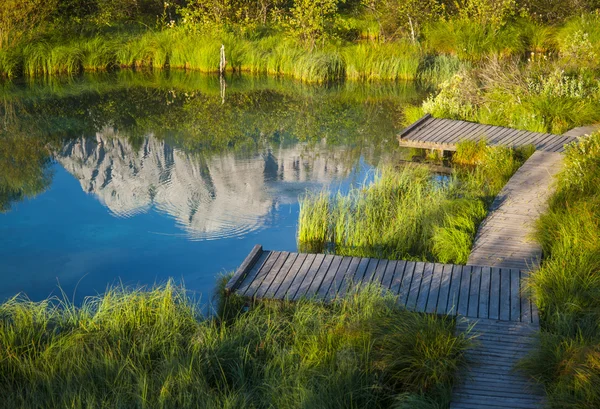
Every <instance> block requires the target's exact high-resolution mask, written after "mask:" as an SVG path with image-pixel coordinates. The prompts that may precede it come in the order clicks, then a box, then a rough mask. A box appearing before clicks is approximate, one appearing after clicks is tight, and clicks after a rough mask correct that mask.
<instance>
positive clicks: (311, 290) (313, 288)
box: [304, 254, 334, 298]
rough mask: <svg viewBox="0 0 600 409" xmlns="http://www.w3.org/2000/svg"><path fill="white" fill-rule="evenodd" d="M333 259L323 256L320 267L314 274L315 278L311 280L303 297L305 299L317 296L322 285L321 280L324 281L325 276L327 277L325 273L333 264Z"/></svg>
mask: <svg viewBox="0 0 600 409" xmlns="http://www.w3.org/2000/svg"><path fill="white" fill-rule="evenodd" d="M333 257H334V256H333V255H331V254H327V255H325V258H324V259H323V262H322V263H321V266H320V267H319V269H318V270H317V273H316V274H315V277H314V278H313V281H312V283H311V284H310V287H308V290H307V291H306V294H305V295H304V296H305V297H307V298H312V297H314V296H315V295H317V292H318V291H319V288H321V283H323V280H324V279H325V276H326V275H327V272H328V271H329V267H330V266H331V264H332V263H333Z"/></svg>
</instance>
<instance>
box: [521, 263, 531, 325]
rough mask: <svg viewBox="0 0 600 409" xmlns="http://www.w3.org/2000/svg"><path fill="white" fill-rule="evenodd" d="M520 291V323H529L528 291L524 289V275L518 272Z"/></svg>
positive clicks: (529, 305)
mask: <svg viewBox="0 0 600 409" xmlns="http://www.w3.org/2000/svg"><path fill="white" fill-rule="evenodd" d="M520 279H521V284H520V289H521V322H531V304H530V296H529V289H528V288H527V287H526V283H525V279H526V275H525V274H524V273H523V271H520Z"/></svg>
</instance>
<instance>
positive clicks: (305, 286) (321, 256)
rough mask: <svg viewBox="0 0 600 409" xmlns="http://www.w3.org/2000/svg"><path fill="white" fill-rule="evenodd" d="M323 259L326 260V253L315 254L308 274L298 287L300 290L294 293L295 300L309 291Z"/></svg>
mask: <svg viewBox="0 0 600 409" xmlns="http://www.w3.org/2000/svg"><path fill="white" fill-rule="evenodd" d="M323 260H325V254H317V255H315V259H314V261H313V262H312V264H311V265H310V268H309V269H308V270H307V271H306V274H305V276H304V278H303V280H302V283H301V284H300V287H298V291H297V292H296V294H294V297H293V298H292V299H293V300H294V301H297V300H299V299H300V298H302V297H304V296H305V294H306V292H307V291H308V289H309V288H310V286H311V284H312V282H313V279H314V278H315V275H316V274H317V271H318V270H319V268H320V267H321V264H322V263H323Z"/></svg>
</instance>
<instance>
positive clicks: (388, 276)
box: [381, 260, 402, 290]
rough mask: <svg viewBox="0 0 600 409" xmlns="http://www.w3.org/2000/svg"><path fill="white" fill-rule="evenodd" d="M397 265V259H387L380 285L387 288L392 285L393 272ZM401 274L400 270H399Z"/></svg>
mask: <svg viewBox="0 0 600 409" xmlns="http://www.w3.org/2000/svg"><path fill="white" fill-rule="evenodd" d="M397 266H398V261H392V260H390V261H388V263H387V266H386V268H385V272H384V274H383V278H382V279H381V287H382V288H384V289H386V290H389V289H390V287H391V285H392V280H393V279H394V272H395V271H396V267H397ZM401 274H402V272H401Z"/></svg>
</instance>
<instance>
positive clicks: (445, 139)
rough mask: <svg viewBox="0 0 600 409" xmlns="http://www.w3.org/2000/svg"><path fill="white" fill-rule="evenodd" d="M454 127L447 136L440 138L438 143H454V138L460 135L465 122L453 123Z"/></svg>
mask: <svg viewBox="0 0 600 409" xmlns="http://www.w3.org/2000/svg"><path fill="white" fill-rule="evenodd" d="M455 122H456V126H454V127H452V129H451V130H449V132H447V134H446V135H445V136H444V137H443V138H441V139H440V140H439V141H438V142H439V143H449V142H450V141H455V140H456V138H457V137H458V136H459V135H460V133H461V132H462V131H463V130H464V128H465V126H466V122H464V121H455Z"/></svg>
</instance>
